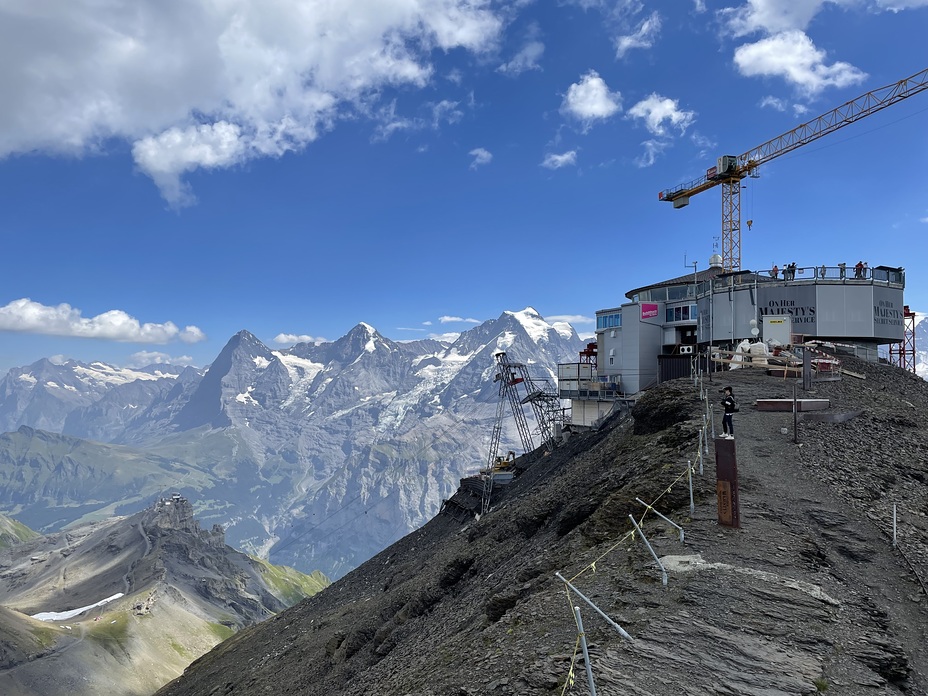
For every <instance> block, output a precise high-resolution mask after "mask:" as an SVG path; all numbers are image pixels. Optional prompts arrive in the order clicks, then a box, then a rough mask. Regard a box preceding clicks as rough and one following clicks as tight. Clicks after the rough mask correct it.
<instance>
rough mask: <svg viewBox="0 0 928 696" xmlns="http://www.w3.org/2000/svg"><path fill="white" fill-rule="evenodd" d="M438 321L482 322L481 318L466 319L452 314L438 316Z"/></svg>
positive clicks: (443, 322)
mask: <svg viewBox="0 0 928 696" xmlns="http://www.w3.org/2000/svg"><path fill="white" fill-rule="evenodd" d="M438 321H439V322H440V323H442V324H448V323H451V322H456V321H459V322H460V321H462V322H465V323H467V324H479V323H480V320H479V319H464V318H463V317H451V316H448V315H447V314H446V315H445V316H442V317H438Z"/></svg>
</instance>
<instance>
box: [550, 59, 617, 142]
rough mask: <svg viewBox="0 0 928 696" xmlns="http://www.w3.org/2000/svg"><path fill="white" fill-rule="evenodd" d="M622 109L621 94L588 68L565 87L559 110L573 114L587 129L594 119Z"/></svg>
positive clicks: (600, 118) (607, 116)
mask: <svg viewBox="0 0 928 696" xmlns="http://www.w3.org/2000/svg"><path fill="white" fill-rule="evenodd" d="M621 110H622V94H621V93H620V92H611V91H610V90H609V87H608V85H606V82H605V80H603V78H601V77H600V76H599V73H597V72H596V71H595V70H590V71H589V72H588V73H587V74H586V75H583V76H582V77H581V78H580V82H575V83H574V84H572V85H571V86H570V87H568V88H567V95H566V96H565V97H564V101H563V103H562V105H561V112H562V113H565V114H568V115H569V116H573V117H574V118H576V119H577V120H578V121H580V122H582V123H583V125H584V129H585V130H586V129H589V127H590V126H592V125H593V123H594V122H595V121H604V120H606V119H608V118H610V117H612V116H614V115H615V114H617V113H618V112H620V111H621Z"/></svg>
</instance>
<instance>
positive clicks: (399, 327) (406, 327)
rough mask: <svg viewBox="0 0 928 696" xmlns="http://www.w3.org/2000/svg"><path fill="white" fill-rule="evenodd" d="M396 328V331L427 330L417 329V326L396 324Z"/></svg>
mask: <svg viewBox="0 0 928 696" xmlns="http://www.w3.org/2000/svg"><path fill="white" fill-rule="evenodd" d="M396 330H397V331H427V330H428V329H417V328H410V327H408V326H397V327H396Z"/></svg>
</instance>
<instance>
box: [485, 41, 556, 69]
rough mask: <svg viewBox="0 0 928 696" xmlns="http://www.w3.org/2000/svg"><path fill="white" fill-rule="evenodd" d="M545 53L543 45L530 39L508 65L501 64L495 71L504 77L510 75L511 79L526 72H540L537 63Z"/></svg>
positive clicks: (539, 66)
mask: <svg viewBox="0 0 928 696" xmlns="http://www.w3.org/2000/svg"><path fill="white" fill-rule="evenodd" d="M544 52H545V45H544V44H543V43H542V42H541V41H538V40H537V38H532V39H530V40H528V41H526V42H525V44H524V45H523V46H522V48H521V49H519V52H518V53H516V54H515V56H513V58H512V60H510V61H509V62H508V63H503V64H502V65H500V66H499V67H498V68H497V69H496V70H497V72H501V73H503V74H505V75H512V76H513V77H515V76H517V75H521V74H522V73H524V72H527V71H528V70H541V65H539V64H538V61H540V60H541V57H542V55H544Z"/></svg>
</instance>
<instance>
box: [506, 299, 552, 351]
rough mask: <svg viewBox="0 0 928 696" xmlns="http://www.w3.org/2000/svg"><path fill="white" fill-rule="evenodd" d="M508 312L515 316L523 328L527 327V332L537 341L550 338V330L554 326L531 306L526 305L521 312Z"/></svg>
mask: <svg viewBox="0 0 928 696" xmlns="http://www.w3.org/2000/svg"><path fill="white" fill-rule="evenodd" d="M506 314H509V315H511V316H513V317H515V318H516V319H517V320H518V322H519V323H520V324H521V325H522V328H523V329H525V333H527V334H528V335H529V338H531V339H532V340H533V341H535V343H538V342H539V341H547V340H548V331H549V330H550V329H551V328H552V327H551V325H550V324H549V323H548V322H546V321H545V320H544V319H542V318H541V315H540V314H538V312H536V311H535V310H534V309H532V308H531V307H526V308H525V309H523V310H522V311H521V312H506Z"/></svg>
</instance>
